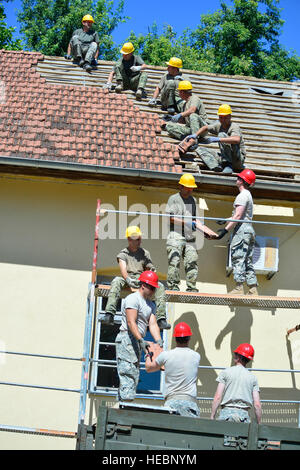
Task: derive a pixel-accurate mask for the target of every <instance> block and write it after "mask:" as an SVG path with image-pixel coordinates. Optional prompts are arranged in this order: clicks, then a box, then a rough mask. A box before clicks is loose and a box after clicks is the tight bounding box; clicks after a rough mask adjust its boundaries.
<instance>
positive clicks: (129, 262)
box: [105, 248, 166, 320]
mask: <svg viewBox="0 0 300 470" xmlns="http://www.w3.org/2000/svg"><path fill="white" fill-rule="evenodd" d="M119 259H122V260H123V261H125V262H126V267H127V273H128V276H129V277H130V278H131V279H135V280H136V288H138V287H139V281H138V278H139V276H140V275H141V274H142V272H144V271H147V270H150V271H155V267H154V265H153V263H152V260H151V256H150V253H149V251H147V250H145V249H144V248H139V249H138V250H137V251H136V252H130V251H129V250H128V248H124V249H123V250H122V251H121V252H120V253H119V254H118V256H117V260H118V261H119ZM158 285H159V287H158V288H157V289H155V294H154V301H155V303H156V319H157V320H161V319H162V318H164V319H165V318H166V295H165V288H164V285H163V284H162V283H161V282H158ZM124 287H127V284H126V282H125V279H124V278H123V277H121V276H117V277H115V278H114V279H113V280H112V282H111V287H110V290H109V295H108V299H107V304H106V309H105V312H106V313H110V314H111V315H115V313H116V310H117V303H118V301H119V299H120V295H121V290H122V289H123V288H124Z"/></svg>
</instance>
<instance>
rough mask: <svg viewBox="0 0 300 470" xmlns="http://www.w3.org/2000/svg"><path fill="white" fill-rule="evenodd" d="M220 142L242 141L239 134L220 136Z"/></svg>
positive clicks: (233, 142) (232, 142)
mask: <svg viewBox="0 0 300 470" xmlns="http://www.w3.org/2000/svg"><path fill="white" fill-rule="evenodd" d="M220 142H223V143H224V144H239V143H240V142H241V137H240V136H239V135H233V136H231V137H220Z"/></svg>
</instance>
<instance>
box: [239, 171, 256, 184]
mask: <svg viewBox="0 0 300 470" xmlns="http://www.w3.org/2000/svg"><path fill="white" fill-rule="evenodd" d="M238 178H241V179H242V180H243V181H245V182H246V183H248V184H250V186H252V185H253V184H254V183H255V178H256V176H255V173H254V171H252V170H249V169H245V170H243V171H241V173H239V174H238Z"/></svg>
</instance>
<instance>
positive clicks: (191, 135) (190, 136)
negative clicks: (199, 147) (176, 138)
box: [185, 134, 197, 142]
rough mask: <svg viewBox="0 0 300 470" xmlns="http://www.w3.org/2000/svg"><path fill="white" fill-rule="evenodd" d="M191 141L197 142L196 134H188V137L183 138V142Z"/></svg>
mask: <svg viewBox="0 0 300 470" xmlns="http://www.w3.org/2000/svg"><path fill="white" fill-rule="evenodd" d="M191 139H195V140H197V136H196V134H190V135H188V136H187V137H186V138H185V140H186V141H187V142H188V141H189V140H191Z"/></svg>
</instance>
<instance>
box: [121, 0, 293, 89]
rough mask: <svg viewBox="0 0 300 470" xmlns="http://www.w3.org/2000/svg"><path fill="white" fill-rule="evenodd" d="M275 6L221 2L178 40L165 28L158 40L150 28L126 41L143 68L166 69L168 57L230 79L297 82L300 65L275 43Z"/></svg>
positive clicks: (246, 0) (265, 0) (273, 2)
mask: <svg viewBox="0 0 300 470" xmlns="http://www.w3.org/2000/svg"><path fill="white" fill-rule="evenodd" d="M278 3H279V2H278V0H233V2H232V6H231V7H230V6H228V5H227V4H226V3H225V2H224V1H221V3H220V8H219V9H218V10H217V11H216V12H214V13H211V14H207V15H202V16H201V22H200V24H199V25H198V26H197V27H196V29H195V30H191V29H189V28H187V29H186V30H185V31H184V32H183V34H182V35H181V36H179V37H177V34H176V32H175V31H174V30H173V28H172V27H171V26H170V25H165V26H164V28H163V33H162V34H158V28H157V25H156V24H154V25H153V26H152V27H151V28H150V29H149V33H148V34H147V35H145V36H142V35H139V36H136V35H135V34H134V33H131V35H130V37H129V38H128V39H129V40H131V41H132V42H133V43H134V44H135V46H136V47H137V49H138V50H139V51H140V53H141V55H142V57H143V59H144V60H145V62H148V63H150V64H153V65H165V61H166V60H168V59H169V58H170V57H171V56H177V57H181V59H182V60H183V63H184V68H188V69H193V70H201V71H204V72H212V73H222V74H229V75H248V76H255V77H258V78H267V79H272V80H292V79H294V78H300V59H299V57H298V56H297V55H296V54H295V53H289V52H288V51H286V50H285V49H284V48H283V47H282V46H281V45H280V43H279V36H280V34H281V30H282V26H283V24H284V21H283V20H282V19H281V17H280V14H281V9H279V8H278Z"/></svg>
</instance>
